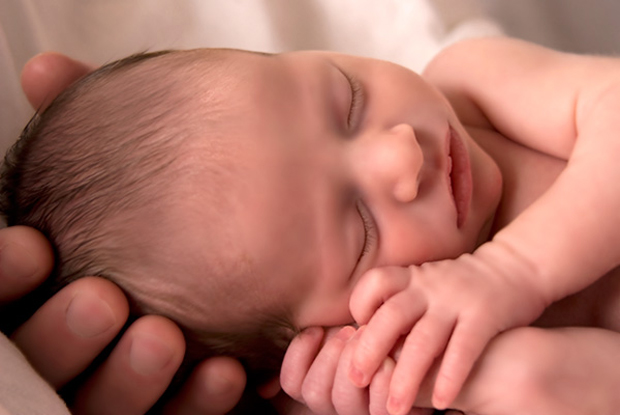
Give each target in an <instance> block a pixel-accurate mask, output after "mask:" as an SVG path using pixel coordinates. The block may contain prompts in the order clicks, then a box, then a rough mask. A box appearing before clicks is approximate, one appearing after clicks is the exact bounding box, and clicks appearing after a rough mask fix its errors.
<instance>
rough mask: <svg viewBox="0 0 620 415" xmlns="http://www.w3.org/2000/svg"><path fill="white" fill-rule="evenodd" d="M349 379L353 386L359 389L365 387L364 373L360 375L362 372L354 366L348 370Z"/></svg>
mask: <svg viewBox="0 0 620 415" xmlns="http://www.w3.org/2000/svg"><path fill="white" fill-rule="evenodd" d="M349 379H350V380H351V382H352V383H353V384H354V385H355V386H357V387H359V388H363V387H364V386H366V382H365V380H366V379H365V378H364V373H362V371H361V370H359V369H358V368H357V367H355V366H351V369H350V370H349Z"/></svg>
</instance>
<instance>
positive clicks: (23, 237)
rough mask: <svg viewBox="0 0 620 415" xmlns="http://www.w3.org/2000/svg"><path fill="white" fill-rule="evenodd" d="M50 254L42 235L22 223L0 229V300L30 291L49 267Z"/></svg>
mask: <svg viewBox="0 0 620 415" xmlns="http://www.w3.org/2000/svg"><path fill="white" fill-rule="evenodd" d="M53 263H54V254H53V252H52V248H51V246H50V244H49V242H47V240H46V239H45V237H44V236H43V235H42V234H41V233H39V232H38V231H36V230H34V229H32V228H28V227H25V226H12V227H8V228H3V229H0V303H6V302H9V301H13V300H15V299H17V298H19V297H22V296H23V295H24V294H26V293H28V292H30V291H32V290H33V289H34V288H35V287H36V286H38V285H39V284H41V283H42V282H43V280H45V279H46V278H47V276H48V275H49V273H50V272H51V270H52V266H53Z"/></svg>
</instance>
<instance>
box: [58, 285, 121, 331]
mask: <svg viewBox="0 0 620 415" xmlns="http://www.w3.org/2000/svg"><path fill="white" fill-rule="evenodd" d="M65 318H66V322H67V326H68V327H69V329H70V330H71V331H72V332H73V333H75V334H76V335H78V336H80V337H83V338H89V337H95V336H98V335H100V334H102V333H105V332H106V331H108V330H109V329H110V328H112V327H113V326H114V325H115V323H116V317H115V316H114V313H113V312H112V309H111V308H110V305H109V304H108V303H106V302H105V301H103V300H102V299H101V298H99V297H98V296H97V295H95V294H93V293H90V292H81V293H80V292H78V293H77V294H76V295H75V296H74V297H73V299H72V300H71V302H70V303H69V307H68V308H67V312H66V315H65Z"/></svg>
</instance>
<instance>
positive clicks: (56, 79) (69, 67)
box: [21, 52, 94, 110]
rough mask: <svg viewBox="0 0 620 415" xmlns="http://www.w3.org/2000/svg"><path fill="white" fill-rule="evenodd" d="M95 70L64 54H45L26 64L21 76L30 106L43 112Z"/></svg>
mask: <svg viewBox="0 0 620 415" xmlns="http://www.w3.org/2000/svg"><path fill="white" fill-rule="evenodd" d="M93 69H94V67H93V66H91V65H89V64H86V63H84V62H80V61H76V60H74V59H71V58H69V57H68V56H65V55H63V54H60V53H56V52H45V53H42V54H39V55H36V56H34V57H33V58H31V59H30V60H29V61H28V62H26V65H25V66H24V69H23V70H22V74H21V84H22V89H23V90H24V93H25V94H26V97H27V98H28V101H29V102H30V105H32V107H33V108H35V109H37V110H43V109H45V107H47V106H48V105H49V104H50V102H52V101H53V100H54V98H56V96H58V94H60V93H61V92H62V91H63V90H64V89H65V88H67V87H68V86H69V85H71V84H72V83H73V82H75V81H76V80H78V79H80V78H81V77H83V76H84V75H86V74H88V73H90V72H92V71H93Z"/></svg>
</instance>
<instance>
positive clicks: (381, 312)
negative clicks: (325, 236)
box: [349, 254, 545, 415]
mask: <svg viewBox="0 0 620 415" xmlns="http://www.w3.org/2000/svg"><path fill="white" fill-rule="evenodd" d="M487 262H489V261H483V260H481V259H480V258H478V257H477V256H475V255H470V254H466V255H463V256H461V257H459V258H458V259H455V260H445V261H438V262H431V263H426V264H423V265H422V266H419V267H416V266H412V267H409V268H403V267H388V268H380V269H374V270H371V271H369V272H368V273H367V274H366V275H364V276H363V277H362V279H361V280H360V282H359V283H358V284H357V286H356V288H355V290H354V292H353V295H352V297H351V303H350V308H351V313H352V314H353V317H354V318H355V320H356V321H357V323H358V324H360V325H364V324H366V325H367V326H366V327H365V330H364V332H363V333H362V334H361V336H360V339H359V342H358V345H357V347H356V350H355V352H354V355H353V358H352V364H351V367H350V370H349V378H350V379H351V381H352V382H353V383H354V384H355V385H357V386H358V387H365V386H367V385H368V384H369V382H370V381H371V380H372V376H373V374H374V372H375V371H376V370H377V368H378V367H379V365H380V364H381V362H383V360H384V359H385V357H386V356H388V355H389V354H390V352H391V350H392V349H393V347H394V345H395V344H396V342H397V341H398V339H399V338H400V337H401V336H403V335H406V340H405V343H404V345H403V348H402V351H401V353H400V354H399V357H398V359H397V364H396V368H395V369H394V374H393V377H392V379H391V382H390V388H389V398H388V410H389V412H390V413H391V414H393V415H397V414H404V413H406V412H407V411H408V409H409V408H410V407H411V405H412V404H413V402H414V400H415V398H416V395H417V393H418V390H419V387H420V383H421V382H422V380H423V379H424V377H425V375H426V374H427V372H428V370H429V368H430V367H431V365H432V364H433V361H434V360H435V359H436V358H437V357H438V356H440V355H441V354H442V353H443V360H442V362H441V366H440V369H439V373H438V375H437V378H436V381H435V387H434V391H433V405H434V406H435V407H437V408H446V407H447V406H448V405H450V404H451V403H452V401H453V400H454V398H455V397H456V396H457V395H458V393H459V391H460V389H461V387H462V385H463V383H464V382H465V380H466V378H467V376H468V374H469V372H470V371H471V369H472V367H473V365H474V363H475V362H476V360H477V358H478V357H479V356H480V354H481V353H482V351H483V350H484V348H485V346H486V344H487V342H488V341H489V340H491V339H492V338H493V337H494V336H495V335H496V334H498V333H500V332H502V331H504V330H506V329H509V328H512V327H516V326H520V325H527V324H529V323H530V322H532V321H533V320H534V319H535V318H536V317H538V316H539V315H540V314H541V313H542V311H543V310H544V306H545V304H544V302H543V301H542V300H541V299H540V295H538V294H537V293H536V292H535V290H534V289H532V287H530V286H528V284H527V283H526V282H525V281H519V280H516V279H515V278H512V277H509V276H507V275H505V274H506V273H505V272H501V271H500V270H499V269H498V268H496V267H493V266H491V265H489V264H488V263H487Z"/></svg>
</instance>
